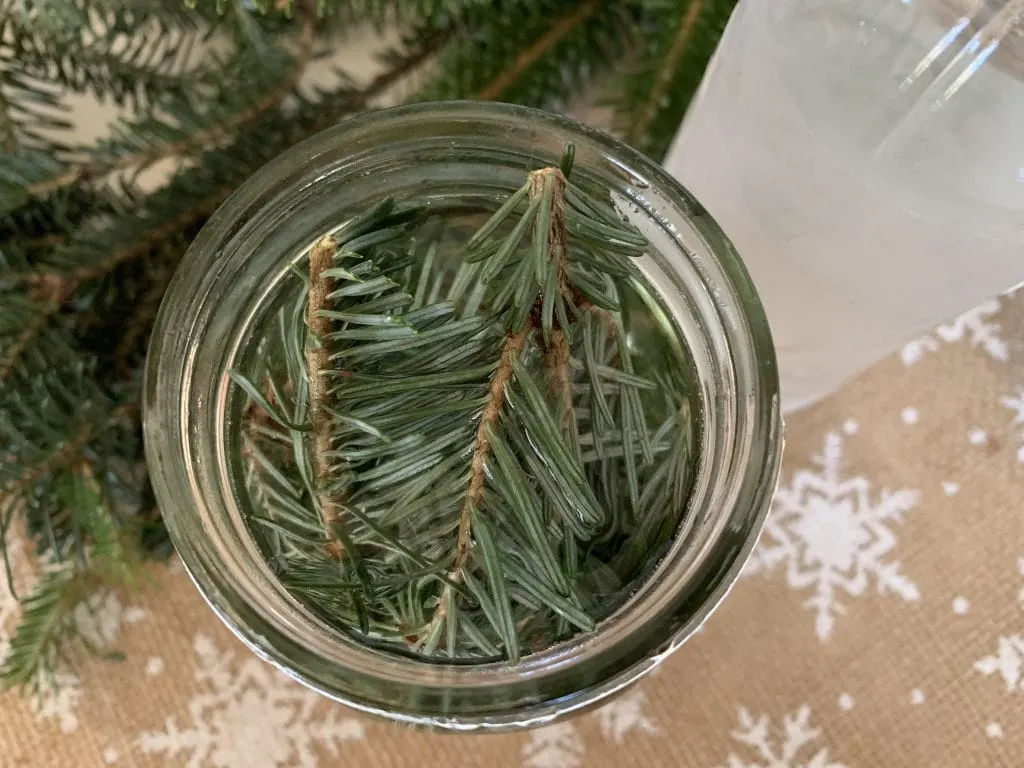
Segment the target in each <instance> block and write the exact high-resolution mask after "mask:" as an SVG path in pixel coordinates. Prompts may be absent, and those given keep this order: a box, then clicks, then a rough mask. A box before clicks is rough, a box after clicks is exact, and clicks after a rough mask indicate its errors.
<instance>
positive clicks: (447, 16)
mask: <svg viewBox="0 0 1024 768" xmlns="http://www.w3.org/2000/svg"><path fill="white" fill-rule="evenodd" d="M192 5H195V6H196V7H194V8H189V7H187V4H183V3H181V2H180V1H179V0H118V2H114V3H111V2H109V1H108V0H48V2H46V3H40V2H35V0H28V1H25V2H22V1H16V0H7V1H4V0H0V26H2V28H3V29H4V31H5V34H4V36H3V42H2V43H0V554H2V559H3V569H4V571H5V576H6V580H7V581H8V583H10V582H11V575H12V574H13V573H15V572H18V573H21V571H22V570H30V571H32V572H33V577H32V578H26V579H23V580H21V579H19V580H17V581H19V582H20V583H19V584H17V585H16V586H17V587H18V588H17V589H14V586H15V585H13V584H12V585H11V586H12V591H13V593H14V594H15V595H16V597H17V598H18V599H19V600H20V601H21V609H20V611H19V616H18V619H17V620H16V621H12V622H11V623H9V624H8V625H7V626H5V627H2V628H0V632H5V633H13V634H12V635H11V637H10V645H9V648H10V650H9V652H8V653H7V654H6V656H5V657H4V658H2V659H0V687H9V686H14V687H18V688H21V689H24V690H29V691H38V690H40V689H41V688H46V687H49V686H50V685H52V684H55V681H56V680H57V679H59V677H60V672H61V671H62V670H66V669H67V667H68V665H69V664H71V663H73V662H74V660H75V659H76V657H77V655H78V654H77V649H76V647H75V646H76V645H81V643H80V642H79V641H80V639H81V638H80V632H79V631H78V627H77V623H76V619H75V614H76V609H77V608H79V607H80V606H81V605H82V603H83V601H87V600H89V599H90V598H93V597H95V596H96V595H97V594H100V593H102V592H104V591H107V590H110V589H120V588H122V587H124V586H125V585H126V584H128V583H129V580H128V575H129V574H131V573H133V572H135V573H136V574H137V571H138V567H139V565H140V562H141V561H143V560H145V559H147V558H152V557H156V558H161V559H162V558H165V557H166V556H167V555H168V553H169V552H170V551H171V548H170V544H169V542H168V540H167V536H166V531H165V530H164V526H163V523H162V520H161V515H160V510H159V509H158V508H157V507H156V504H155V501H154V498H153V493H152V489H151V487H150V483H149V480H148V477H147V473H146V471H145V466H144V460H143V453H142V440H141V428H140V420H141V408H140V407H139V401H140V393H141V382H142V368H143V363H144V360H145V353H146V348H147V343H148V339H149V336H150V333H151V329H152V327H153V321H154V319H155V317H156V313H157V309H158V307H159V306H160V303H161V299H162V297H163V293H164V290H165V289H166V287H167V285H168V282H169V281H170V279H171V276H172V274H173V273H174V271H175V268H176V267H177V265H178V263H179V261H180V260H181V257H182V255H183V254H184V252H185V250H186V249H187V248H188V246H189V244H190V242H191V241H192V239H193V238H194V237H195V235H196V234H197V233H198V232H199V230H200V229H201V228H202V227H203V225H204V224H205V222H206V220H207V219H208V218H209V217H210V216H211V215H212V214H213V213H214V211H216V210H217V208H218V207H219V206H220V204H221V203H222V202H223V201H224V200H225V199H226V198H227V197H228V195H229V194H230V193H231V192H232V191H233V190H234V189H236V188H237V187H238V186H239V185H240V184H242V182H244V181H245V179H247V178H248V177H250V176H251V175H252V174H253V173H255V172H256V171H257V170H258V169H259V168H260V167H261V166H263V165H264V164H265V163H267V162H268V161H270V160H272V159H273V158H275V157H276V156H278V155H279V154H280V153H282V152H284V151H285V150H287V149H288V148H289V147H291V146H294V145H295V144H296V143H298V142H300V141H302V140H303V139H305V138H307V137H309V136H310V135H312V134H315V133H317V132H319V131H322V130H324V129H325V128H328V127H329V126H331V125H333V124H335V123H336V122H338V121H339V120H341V119H342V118H345V117H348V116H351V115H355V114H359V113H362V112H365V111H367V110H371V109H373V108H375V107H377V106H379V105H380V104H382V103H383V102H391V101H394V100H396V99H397V100H399V101H406V102H409V101H422V100H438V99H467V98H468V99H493V100H500V101H505V102H513V103H517V104H525V105H532V106H538V107H543V108H547V109H553V110H559V109H561V108H562V107H563V106H564V105H566V104H568V103H575V104H578V103H579V99H580V97H581V95H584V94H586V95H588V97H589V98H588V100H589V101H596V100H600V101H603V102H605V103H606V104H608V105H609V106H611V107H612V110H611V111H612V113H613V116H612V119H611V123H612V125H613V126H614V128H615V130H616V132H617V133H618V134H619V135H620V136H622V137H623V138H625V139H626V141H627V142H628V143H630V144H631V145H633V146H634V147H636V148H637V149H639V150H641V151H643V152H645V153H646V154H648V155H650V156H652V157H654V158H655V159H658V158H660V157H661V156H662V155H663V154H664V152H665V150H666V148H667V147H668V146H669V142H670V141H671V139H672V137H673V135H674V134H675V132H676V130H677V128H678V126H679V123H680V122H681V120H682V116H683V114H684V113H685V110H686V107H687V104H688V102H689V100H690V98H691V96H692V95H693V93H694V91H695V89H696V87H697V84H698V82H699V80H700V77H701V74H702V73H703V71H704V67H705V65H706V63H707V60H708V57H709V56H710V55H711V52H712V51H713V49H714V45H715V43H716V41H717V39H718V36H719V34H720V33H721V31H722V29H723V28H724V26H725V23H726V21H727V19H728V17H729V14H730V12H731V11H732V8H733V5H734V0H623V2H599V1H597V0H501V2H495V0H321V1H319V2H315V3H314V2H302V1H301V0H300V1H296V2H273V1H272V0H255V2H249V1H248V0H227V1H226V2H225V1H223V0H217V1H216V2H211V1H210V0H197V2H196V3H193V4H192ZM254 6H255V7H254ZM396 24H397V26H398V27H399V28H400V29H401V34H400V35H398V36H389V38H388V39H389V40H391V47H390V49H389V50H388V51H386V52H384V53H383V54H382V56H381V57H380V59H381V60H380V65H381V67H382V69H381V71H380V72H379V73H378V74H377V75H375V76H373V77H372V78H371V79H369V80H367V79H366V78H365V75H367V74H368V73H366V72H364V71H358V72H357V71H353V70H352V68H351V66H350V62H347V61H341V62H338V64H339V65H340V66H341V67H342V69H345V70H347V71H346V72H344V73H341V74H343V75H344V76H341V77H339V78H337V79H336V80H335V81H334V82H333V84H331V85H327V86H326V87H310V84H309V82H308V80H307V79H306V74H307V73H308V71H309V69H310V66H311V64H312V63H313V62H315V61H317V60H318V59H319V58H320V57H321V56H322V55H324V54H328V53H331V52H337V51H339V50H345V49H347V47H348V46H347V40H348V39H349V37H350V36H351V35H353V34H357V35H364V34H365V33H366V27H367V25H376V26H379V27H383V26H391V27H394V26H395V25H396ZM212 39H216V40H217V44H216V45H207V43H209V41H210V40H212ZM92 99H97V100H99V101H102V102H104V103H107V104H116V105H117V106H118V107H119V108H120V110H121V111H120V113H119V115H118V116H117V117H116V119H114V120H113V122H112V123H111V124H110V132H109V134H108V135H105V136H100V137H97V138H95V139H93V138H90V136H91V132H90V135H83V133H82V132H81V131H80V130H79V128H80V126H79V125H76V120H75V117H76V116H77V115H76V105H78V104H81V103H83V102H86V103H87V102H88V101H89V100H92ZM156 165H159V166H160V167H161V168H162V169H172V170H171V173H170V175H169V176H168V177H163V175H162V174H157V176H158V177H161V178H164V181H162V182H160V183H159V184H158V185H157V186H156V187H152V186H149V183H151V182H153V181H154V180H155V178H156V177H154V176H153V175H151V174H146V173H145V172H146V171H147V169H150V168H152V167H154V166H156ZM141 180H146V182H147V183H146V184H142V183H140V181H141ZM382 266H383V265H382ZM424 290H425V291H427V294H426V295H428V296H429V295H430V294H431V292H432V291H433V284H432V283H429V282H428V283H427V284H426V287H425V288H424ZM473 300H475V299H474V298H473V297H472V296H470V295H467V296H466V297H465V299H464V301H465V303H466V304H467V305H468V303H469V302H471V301H473ZM460 311H462V310H460ZM469 314H473V313H472V312H470V313H469ZM414 319H415V318H414ZM570 319H571V320H572V321H573V322H574V323H575V322H577V319H576V318H575V317H570ZM585 331H586V328H585V327H584V329H583V330H582V331H581V334H582V333H584V332H585ZM591 333H592V334H596V335H595V336H594V343H595V344H605V345H606V346H607V345H608V344H610V343H611V342H610V340H611V337H610V336H603V337H602V336H601V335H600V334H599V333H598V329H597V328H596V327H595V328H593V329H591ZM534 336H535V334H534ZM572 344H573V349H575V350H578V349H579V346H578V345H579V344H580V339H578V338H576V339H574V340H573V342H572ZM526 346H527V347H528V349H527V353H528V355H534V356H535V353H534V352H532V351H531V350H535V349H536V347H535V341H534V339H533V337H531V340H530V341H529V343H528V344H527V345H526ZM555 348H556V349H557V347H555ZM609 349H610V347H609ZM529 359H530V360H531V361H534V357H530V358H529ZM573 359H574V360H576V363H578V362H579V358H578V357H575V358H573ZM530 364H531V365H534V364H535V361H534V362H531V363H530ZM574 386H577V387H578V386H580V380H579V379H578V375H577V378H576V380H575V384H574ZM659 386H660V384H659ZM545 391H547V390H545ZM615 402H617V401H615ZM615 402H610V405H611V406H612V410H613V412H614V409H615V408H616V407H617V406H616V405H615ZM598 418H600V419H603V418H605V415H604V414H603V413H602V414H600V415H599V416H598ZM616 418H618V416H616ZM651 423H652V424H653V423H655V422H651ZM265 450H267V451H270V449H269V448H267V449H265ZM584 450H585V452H593V451H594V450H596V448H595V447H594V446H588V447H586V448H585V449H584ZM270 453H271V454H273V451H270ZM275 458H276V456H275ZM614 482H619V481H618V480H615V481H614ZM68 489H77V490H76V491H75V492H69V490H68ZM23 539H28V540H29V541H28V542H26V545H25V546H20V544H21V543H22V540H23ZM111 542H116V544H117V546H109V544H110V543H111ZM513 567H515V566H513ZM26 575H27V574H26ZM0 578H3V577H0ZM460 588H461V589H463V590H466V589H467V587H466V586H465V585H460ZM456 594H461V593H456ZM517 594H518V593H517ZM514 599H517V598H514ZM79 613H80V612H79ZM91 684H93V682H91V681H88V680H87V681H86V685H91Z"/></svg>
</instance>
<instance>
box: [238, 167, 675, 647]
mask: <svg viewBox="0 0 1024 768" xmlns="http://www.w3.org/2000/svg"><path fill="white" fill-rule="evenodd" d="M570 165H571V163H570V162H568V161H566V162H565V163H564V166H565V168H566V170H568V169H569V167H570ZM404 205H406V206H412V208H413V209H415V208H417V207H421V208H422V207H424V204H423V203H417V202H415V201H411V202H409V203H406V204H404ZM400 210H403V211H404V210H406V209H399V208H397V207H395V206H394V204H393V203H390V202H386V203H384V204H382V206H381V207H380V208H378V209H376V210H375V211H371V212H369V213H367V214H365V215H364V216H361V217H357V219H355V220H354V223H352V224H350V225H346V227H344V228H343V229H342V230H339V231H338V232H335V233H332V235H331V237H332V238H333V243H331V247H330V248H328V249H326V250H324V249H322V248H321V244H322V243H323V241H320V243H318V245H317V246H315V247H314V248H313V249H312V251H311V252H310V255H309V257H310V259H311V273H310V281H309V283H308V285H306V286H305V287H304V288H303V289H302V290H301V291H300V294H299V297H298V299H296V303H295V304H293V305H290V306H289V307H286V309H284V310H282V314H281V316H280V317H279V318H278V323H277V326H278V328H279V335H275V336H273V337H270V338H268V339H266V340H265V341H264V342H263V343H262V345H261V347H260V350H259V353H258V355H257V357H258V359H259V361H260V363H259V364H258V365H257V366H256V368H255V369H254V370H253V371H252V373H251V375H245V376H243V375H242V373H241V372H238V371H235V372H233V373H232V377H233V379H234V380H235V382H236V383H237V384H238V385H239V388H240V391H241V393H243V394H244V396H245V403H244V404H243V408H244V412H245V413H246V414H248V415H247V416H246V423H247V425H248V426H247V428H246V431H245V434H244V436H243V438H242V442H243V444H244V447H243V448H242V454H243V457H244V458H245V460H246V463H247V466H248V468H247V471H246V479H245V486H246V487H247V488H248V489H250V502H251V504H252V512H251V514H252V517H253V521H254V523H255V524H256V525H257V529H258V530H259V531H260V536H261V537H262V546H264V547H265V551H266V553H267V556H268V558H270V559H271V561H272V562H273V563H274V567H275V569H276V570H277V572H278V573H280V574H281V578H282V579H283V581H284V583H285V584H286V585H287V586H288V587H289V589H291V590H293V591H294V592H295V593H296V594H297V595H299V596H300V597H301V598H302V599H304V600H305V601H306V602H307V603H308V604H309V605H310V607H311V608H313V609H314V610H316V611H317V612H318V613H320V614H321V615H322V616H323V617H324V618H325V619H326V620H328V621H330V622H332V623H335V624H337V625H338V626H340V627H342V628H344V629H346V630H347V631H352V632H356V633H357V635H358V636H359V637H360V638H364V639H369V640H371V641H372V642H375V643H377V642H380V643H384V644H385V645H389V644H394V643H398V644H400V645H404V646H406V647H408V648H410V649H411V650H413V651H414V652H417V653H421V654H424V655H428V656H429V655H434V654H436V653H443V654H444V655H447V656H448V657H449V658H461V657H466V656H468V657H470V658H476V657H479V656H480V655H483V656H485V657H488V658H493V657H494V656H495V655H498V654H501V655H504V656H505V657H506V658H508V659H509V660H511V661H513V662H514V661H516V660H518V658H519V656H520V654H521V653H522V652H523V649H524V648H525V649H527V650H529V649H536V648H540V647H544V646H546V645H548V644H550V643H551V642H554V641H555V640H557V639H558V638H561V637H564V636H567V635H568V634H571V633H572V632H574V631H589V630H591V629H593V627H594V624H595V620H596V618H597V617H600V616H601V615H602V612H604V611H607V610H609V609H610V607H613V606H614V605H615V603H616V600H618V599H621V597H618V598H617V597H616V596H615V595H616V594H620V593H618V591H617V590H619V589H620V588H622V587H623V585H624V584H628V582H629V580H630V579H631V578H634V577H635V576H634V574H636V573H639V572H640V571H641V570H642V569H640V568H639V566H637V565H636V563H635V562H634V559H633V558H632V555H631V554H630V553H632V552H634V551H635V550H633V549H632V548H630V547H629V546H627V545H625V544H621V541H622V538H623V537H627V538H628V536H630V535H631V533H632V531H633V530H634V529H637V526H639V525H641V524H643V525H646V526H647V528H645V529H644V530H645V531H646V530H647V529H648V528H649V529H650V531H651V535H650V536H648V535H647V534H646V533H645V534H644V535H645V541H646V542H647V546H648V547H654V548H656V547H659V546H661V545H662V544H663V542H664V540H665V538H666V537H668V538H671V536H672V532H673V531H674V530H675V526H676V525H677V524H678V515H679V514H681V512H682V510H683V508H684V505H682V504H676V505H674V506H673V505H672V504H665V505H663V506H661V507H659V508H658V509H657V511H652V510H651V507H649V506H648V504H647V496H645V495H642V494H641V492H640V490H639V489H640V488H645V489H646V488H648V487H650V489H651V490H650V493H655V492H660V489H661V488H663V487H664V485H665V484H666V483H668V482H669V481H670V479H671V477H670V473H668V472H667V470H664V469H658V467H660V466H661V465H660V464H659V463H658V460H659V459H660V457H661V455H662V454H663V453H664V452H665V451H667V450H668V440H669V438H670V437H671V436H672V435H673V434H674V430H675V429H683V430H688V429H690V425H689V423H688V422H685V423H684V422H682V421H666V420H665V418H664V417H659V418H661V419H662V423H661V424H660V426H659V427H658V428H657V429H651V428H650V427H649V426H648V420H649V414H653V413H658V412H660V411H659V409H658V408H652V407H649V405H650V404H649V403H647V401H646V400H645V399H644V396H643V395H642V393H643V392H646V391H653V390H654V384H653V383H651V382H650V381H649V380H647V379H646V378H644V377H643V376H642V375H639V374H638V373H637V372H636V368H635V366H634V364H633V362H632V356H633V354H634V353H633V352H632V351H631V350H630V349H629V346H628V345H627V344H626V343H625V334H626V330H625V328H626V326H625V325H624V322H625V321H624V320H623V319H622V317H620V316H619V314H617V313H619V312H620V311H622V310H621V309H620V307H621V301H620V297H619V290H620V288H621V290H623V291H627V292H628V291H629V290H632V289H630V288H629V282H628V281H629V280H631V279H632V277H633V275H634V274H635V273H634V272H633V271H632V270H631V269H629V268H628V267H627V266H626V265H628V264H629V263H630V262H631V260H632V259H633V258H635V257H636V256H638V255H639V254H640V253H641V252H642V250H643V249H644V248H645V247H646V241H645V240H644V239H643V237H642V236H640V235H639V233H637V232H636V231H635V230H633V229H632V228H630V227H629V226H627V225H624V223H623V222H622V220H621V218H620V217H619V216H618V214H617V213H615V212H614V210H613V209H612V208H611V206H610V204H608V203H606V202H602V201H601V200H599V199H595V198H594V197H593V196H592V195H591V194H590V193H589V192H587V191H586V190H585V189H583V188H581V187H579V186H576V185H572V184H569V183H568V182H567V180H566V177H565V175H564V173H563V171H562V170H561V169H559V168H556V167H551V168H544V169H541V170H539V171H535V172H532V173H530V174H529V176H528V178H527V180H526V183H525V184H524V185H523V186H522V187H521V188H520V189H519V190H517V191H516V192H515V193H514V194H512V195H511V196H510V197H509V198H508V199H507V200H506V201H505V203H504V204H503V205H502V206H501V207H500V208H499V209H498V210H497V211H496V212H495V213H494V214H493V215H492V216H491V217H490V218H489V219H488V221H487V222H486V223H485V224H484V225H483V226H482V227H480V228H479V229H478V230H477V231H476V234H474V235H473V236H472V237H470V238H468V241H467V240H465V239H462V240H461V242H465V243H466V245H465V248H463V249H461V250H459V249H458V246H455V245H453V240H452V239H451V238H453V237H457V236H456V235H455V230H451V231H449V230H448V229H447V227H446V225H445V223H444V221H443V215H442V220H440V221H435V222H433V223H431V222H426V223H421V222H420V220H419V219H417V218H416V216H415V215H414V213H413V212H411V211H410V212H409V213H406V214H405V215H404V217H402V218H400V219H398V220H396V219H394V217H395V216H398V215H399V211H400ZM437 225H439V226H437ZM341 233H343V234H344V237H342V234H341ZM531 233H532V234H531ZM464 237H465V235H464V234H463V235H462V238H464ZM454 242H459V240H458V239H456V240H455V241H454ZM335 244H336V250H335ZM331 253H334V254H335V255H334V259H333V266H331V265H330V260H329V258H328V256H329V254H331ZM613 275H615V276H619V279H625V280H626V282H621V283H616V282H615V280H616V278H613V277H612V276H613ZM324 278H327V279H330V280H331V281H332V284H330V285H325V284H322V281H323V279H324ZM609 281H610V282H609ZM614 286H619V288H615V287H614ZM585 302H592V303H593V304H594V306H595V307H596V306H600V307H614V310H602V311H604V312H607V313H609V314H607V315H604V316H602V315H601V314H599V313H598V312H597V310H595V309H588V308H584V307H583V306H581V305H583V304H584V303H585ZM300 311H301V314H300V315H297V314H296V313H297V312H300ZM302 315H305V316H306V318H307V321H306V322H305V323H302V322H300V321H299V320H298V319H297V318H298V317H301V316H302ZM609 320H610V321H611V322H609ZM315 321H316V322H315ZM319 321H323V322H319ZM581 324H582V325H584V326H586V327H588V328H589V329H590V330H589V331H588V333H585V334H582V335H581V334H580V333H579V331H580V325H581ZM307 328H308V329H309V330H308V331H307V330H305V329H307ZM595 328H596V329H597V333H598V334H599V338H600V343H601V344H602V345H604V346H602V347H601V348H598V347H597V346H596V343H597V342H595V339H594V331H595ZM630 328H631V330H632V331H633V332H635V333H636V334H638V335H637V340H638V341H639V342H640V343H641V348H642V349H643V350H647V349H648V348H649V347H650V343H649V342H646V341H645V339H646V338H647V336H648V335H649V333H651V332H661V331H659V330H658V328H659V327H658V326H656V325H653V324H652V325H651V330H641V327H640V326H638V325H636V324H632V325H631V326H630ZM307 332H308V333H309V336H310V337H313V344H312V346H308V345H309V343H310V342H309V341H308V340H307V341H305V342H302V339H307V338H308V337H307V336H305V335H304V334H306V333H307ZM296 334H297V335H298V338H296ZM303 343H305V344H306V345H307V346H306V347H305V348H306V350H307V351H306V352H305V353H304V354H305V360H296V359H295V355H296V350H301V349H303ZM574 345H576V346H575V347H574ZM652 349H653V348H652ZM605 350H610V352H606V351H605ZM637 354H641V355H643V354H646V352H645V351H641V352H638V353H637ZM684 368H685V366H682V365H680V364H678V363H676V362H675V361H672V363H671V365H670V367H669V370H671V371H673V373H672V374H671V375H676V373H675V372H677V371H680V370H684ZM577 371H583V372H586V374H587V377H588V382H590V383H586V384H584V383H582V382H580V381H577V379H578V378H579V377H578V374H577ZM537 373H541V374H546V375H547V376H548V379H549V386H548V387H545V385H544V384H543V383H542V382H541V381H538V380H537V376H536V374H537ZM296 377H298V378H296ZM319 378H323V379H324V381H326V382H328V383H329V384H328V386H327V387H325V391H323V392H320V393H317V394H314V393H313V392H312V390H313V381H314V380H316V379H319ZM281 381H284V384H283V385H282V384H281V383H280V382H281ZM257 382H263V385H262V387H260V386H257ZM549 388H550V389H549ZM581 391H582V395H581V394H580V392H581ZM595 398H596V399H595ZM588 399H590V400H594V404H592V405H588V404H587V401H588ZM317 401H320V402H322V403H324V405H323V406H322V407H319V406H316V405H314V403H315V402H317ZM595 409H603V410H604V411H607V413H608V417H607V419H606V420H605V421H600V422H599V421H598V420H596V417H595V415H594V413H595ZM260 412H262V414H263V418H262V419H260V418H258V417H257V415H254V414H259V413H260ZM325 413H326V414H327V415H328V416H329V421H327V424H326V426H325V420H324V418H323V414H325ZM318 414H319V415H318ZM590 446H595V447H597V450H598V453H599V456H597V458H596V459H595V458H589V452H590ZM598 446H599V447H598ZM311 467H312V468H313V469H312V470H310V469H309V468H311ZM593 467H596V471H597V473H598V474H597V475H596V476H595V474H594V471H595V470H594V469H593ZM659 472H660V474H659ZM602 486H603V487H604V490H603V491H599V490H598V489H599V488H601V487H602ZM616 489H618V490H616ZM324 493H327V494H330V502H331V503H333V504H337V505H338V509H337V512H338V515H337V518H336V519H333V520H332V519H329V520H327V521H325V520H324V515H323V511H324V509H325V504H324V502H323V501H320V502H317V500H316V499H317V498H318V497H322V496H323V494H324ZM599 493H601V497H600V499H599V497H598V494H599ZM657 498H659V499H660V498H661V497H660V496H659V497H657ZM641 513H643V515H644V516H643V518H641V517H639V516H638V515H640V514H641ZM644 521H647V522H644ZM637 530H639V529H637ZM335 537H336V538H335ZM608 541H612V542H620V544H619V545H618V546H617V548H615V547H613V548H612V549H611V550H609V551H608V552H603V550H602V549H601V547H602V546H604V545H602V544H598V543H597V542H608ZM595 548H596V550H595ZM597 553H600V554H597ZM612 563H615V566H614V567H613V566H612ZM626 565H628V566H629V567H630V568H631V569H632V570H629V569H626V568H625V566H626ZM641 565H642V564H641ZM620 579H621V581H620ZM442 649H443V650H442Z"/></svg>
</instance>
